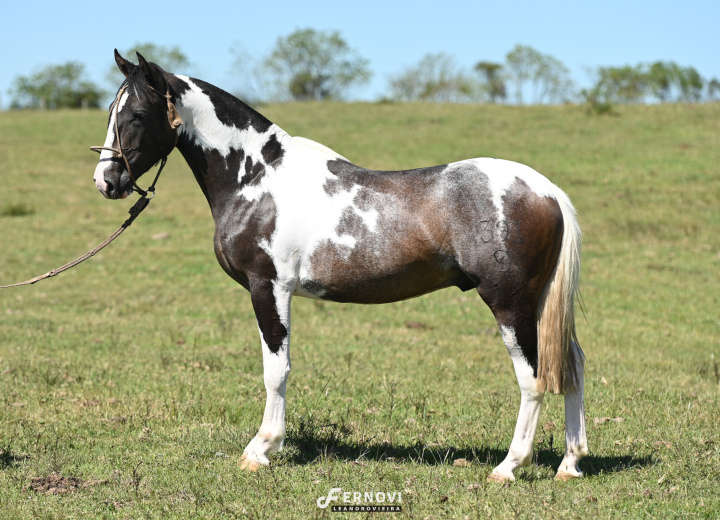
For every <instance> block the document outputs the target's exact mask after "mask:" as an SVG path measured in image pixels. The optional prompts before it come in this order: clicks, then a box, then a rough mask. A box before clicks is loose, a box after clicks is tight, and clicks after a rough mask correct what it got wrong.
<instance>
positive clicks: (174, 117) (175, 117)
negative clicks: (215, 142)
mask: <svg viewBox="0 0 720 520" xmlns="http://www.w3.org/2000/svg"><path fill="white" fill-rule="evenodd" d="M127 87H128V86H127V85H125V86H123V87H122V88H121V89H120V92H118V95H117V97H116V98H115V101H114V103H113V106H114V109H115V136H116V138H117V142H118V147H117V148H110V147H107V146H91V147H90V149H91V150H92V151H94V152H98V153H101V152H102V150H109V151H111V152H114V153H116V154H117V155H118V156H120V157H122V159H123V161H125V167H126V168H127V171H128V175H129V176H130V180H131V181H132V183H133V186H134V188H135V191H137V192H138V193H139V194H140V198H139V199H138V200H137V202H135V204H134V205H133V206H132V207H131V208H130V210H129V213H130V217H129V218H128V219H127V220H126V221H125V222H123V224H122V225H121V226H120V227H119V228H118V229H117V230H116V231H115V232H114V233H113V234H112V235H110V236H109V237H108V238H106V239H105V240H104V241H103V242H102V243H100V244H98V245H97V246H96V247H94V248H93V249H91V250H90V251H88V252H87V253H85V254H84V255H82V256H80V257H78V258H76V259H75V260H73V261H72V262H68V263H67V264H65V265H62V266H60V267H57V268H55V269H53V270H51V271H48V272H47V273H45V274H41V275H40V276H36V277H35V278H30V279H29V280H25V281H24V282H19V283H14V284H11V285H0V289H8V288H10V287H19V286H21V285H32V284H34V283H36V282H39V281H40V280H45V279H46V278H52V277H53V276H57V275H59V274H60V273H62V272H64V271H67V270H68V269H71V268H73V267H75V266H76V265H78V264H80V263H82V262H84V261H85V260H87V259H88V258H90V257H92V256H95V255H96V254H97V253H98V252H99V251H101V250H102V249H104V248H105V247H107V246H108V245H110V243H111V242H112V241H113V240H115V239H116V238H117V237H119V236H120V235H121V234H122V232H123V231H125V230H126V229H127V228H128V227H130V224H132V223H133V221H134V220H135V219H136V218H137V217H138V215H140V213H142V211H143V210H144V209H145V208H147V207H148V204H150V201H151V200H152V199H153V198H154V197H155V184H156V183H157V181H158V179H159V178H160V174H161V173H162V171H163V168H164V167H165V163H167V155H166V156H165V157H163V158H162V161H161V163H160V168H159V169H158V172H157V175H155V179H154V180H153V182H152V184H151V185H150V187H149V188H148V189H147V190H143V189H142V188H140V186H138V185H137V183H136V182H135V177H134V176H133V174H132V171H131V170H130V161H128V158H127V156H126V155H125V154H124V153H123V151H122V144H121V143H120V131H119V130H118V105H119V104H120V98H121V97H122V95H123V93H124V92H125V90H126V89H127ZM150 88H152V87H150ZM153 90H155V89H153ZM156 92H157V91H156ZM158 94H160V93H159V92H158ZM160 95H161V96H163V97H164V98H166V99H167V102H168V120H169V121H170V125H171V126H172V127H173V129H177V126H179V125H180V124H182V120H181V119H180V116H179V114H178V113H177V109H176V108H175V105H174V104H173V103H172V101H171V100H170V91H169V89H168V92H167V93H166V94H164V95H163V94H160ZM177 139H178V134H177V130H176V132H175V143H176V144H177ZM149 194H150V196H148V195H149Z"/></svg>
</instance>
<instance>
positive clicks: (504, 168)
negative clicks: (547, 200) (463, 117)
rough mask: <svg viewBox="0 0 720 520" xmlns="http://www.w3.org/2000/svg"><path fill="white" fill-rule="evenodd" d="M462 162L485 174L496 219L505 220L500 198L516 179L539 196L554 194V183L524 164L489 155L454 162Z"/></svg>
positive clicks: (551, 195) (552, 195)
mask: <svg viewBox="0 0 720 520" xmlns="http://www.w3.org/2000/svg"><path fill="white" fill-rule="evenodd" d="M464 162H467V163H472V164H474V165H475V166H477V168H478V169H479V170H480V171H481V172H482V173H484V174H485V175H487V177H488V181H489V183H490V190H491V192H492V201H493V205H494V206H495V208H497V212H498V220H505V212H504V207H503V206H504V205H503V199H502V198H503V196H504V195H505V193H507V191H508V190H509V189H510V187H511V186H512V185H513V183H514V182H515V180H516V179H520V180H521V181H523V182H524V183H525V184H527V185H528V187H529V188H530V189H531V190H532V191H533V192H535V193H536V194H537V195H539V196H541V197H554V196H555V192H556V188H555V187H554V185H553V184H552V183H551V182H550V181H549V180H548V179H547V178H546V177H545V176H544V175H542V174H541V173H539V172H537V171H535V170H533V169H532V168H530V167H529V166H525V165H524V164H520V163H516V162H513V161H506V160H503V159H492V158H489V157H483V158H479V159H469V160H467V161H461V162H460V163H455V164H462V163H464Z"/></svg>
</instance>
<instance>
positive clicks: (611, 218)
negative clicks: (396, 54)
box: [0, 104, 720, 519]
mask: <svg viewBox="0 0 720 520" xmlns="http://www.w3.org/2000/svg"><path fill="white" fill-rule="evenodd" d="M263 112H264V113H265V114H266V115H267V116H268V117H269V118H270V119H271V120H273V121H274V122H276V123H277V124H279V125H280V126H281V127H283V128H284V129H286V130H287V131H289V132H290V133H292V134H295V135H304V136H305V137H309V138H312V139H315V140H317V141H320V142H322V143H324V144H326V145H328V146H330V147H331V148H334V149H335V150H336V151H338V152H339V153H341V154H343V155H345V156H346V157H348V158H349V159H351V160H353V161H354V162H356V163H357V164H360V165H363V166H367V167H373V168H384V169H399V168H412V167H418V166H427V165H431V164H440V163H445V162H449V161H454V160H459V159H463V158H468V157H477V156H493V157H501V158H507V159H512V160H516V161H519V162H522V163H526V164H528V165H530V166H532V167H534V168H536V169H537V170H539V171H541V172H543V173H545V174H546V175H547V176H548V177H550V178H551V179H552V180H553V181H554V182H556V183H557V184H558V185H559V186H561V187H562V188H563V189H565V191H566V192H567V193H568V194H569V195H570V197H571V198H572V199H573V201H574V203H575V205H576V207H577V209H578V211H579V214H580V220H581V224H582V226H583V230H584V233H585V241H584V250H583V273H582V292H583V296H584V300H585V306H586V309H587V310H586V317H587V320H585V319H583V318H582V317H580V319H579V321H578V329H579V331H578V333H579V336H580V339H581V342H582V344H583V347H584V350H585V353H586V355H587V358H588V361H587V374H586V386H587V388H586V408H587V417H588V439H589V443H590V449H591V455H590V456H589V457H587V458H586V459H584V460H583V461H582V462H581V467H582V468H583V470H584V471H585V472H586V477H585V478H584V479H582V480H578V481H572V482H567V483H557V482H554V481H553V480H552V476H553V475H554V472H555V470H556V468H557V465H558V464H559V462H560V459H561V453H562V448H563V443H564V442H563V437H564V434H563V422H564V421H563V407H562V399H561V398H559V397H556V396H548V397H547V398H546V400H545V406H544V409H543V413H542V416H541V420H540V428H539V431H538V435H537V438H536V443H537V445H536V448H537V449H536V456H535V461H534V464H533V465H532V466H531V467H528V468H524V469H522V470H518V471H517V472H516V476H517V477H518V480H517V482H515V483H514V484H512V485H507V486H498V485H496V484H492V483H487V482H486V481H485V479H486V477H487V475H488V474H489V473H490V471H491V470H492V468H493V466H494V465H495V464H497V463H498V462H499V461H500V460H502V458H503V457H504V455H505V453H506V450H507V448H508V446H509V444H510V439H511V437H512V433H513V428H514V425H515V419H516V416H517V407H518V404H519V392H518V390H517V385H516V383H515V379H514V375H513V372H512V366H511V362H510V359H509V357H508V355H507V353H506V350H505V348H504V347H503V345H502V342H501V340H500V338H499V335H498V333H497V332H496V326H495V323H494V321H493V319H492V316H491V314H490V312H489V311H488V309H487V308H485V307H484V305H483V304H482V302H481V301H480V298H479V297H478V296H477V295H476V294H473V293H472V292H467V293H461V292H459V291H457V290H445V291H441V292H438V293H434V294H431V295H428V296H425V297H422V298H418V299H414V300H410V301H407V302H402V303H398V304H392V305H386V306H357V305H338V304H331V303H323V302H315V301H310V300H303V299H301V298H297V299H295V301H294V302H293V325H294V326H293V346H292V361H293V372H292V374H291V375H290V382H289V387H288V399H289V401H288V417H287V423H288V439H287V444H286V449H285V450H284V451H283V452H282V453H280V454H278V455H276V456H274V458H273V459H272V462H273V466H272V467H270V468H267V469H265V470H263V471H260V472H258V473H256V474H246V473H244V472H241V471H240V470H239V465H238V460H239V457H240V455H241V454H242V450H243V448H244V446H245V444H246V443H247V442H248V441H249V440H250V439H251V438H252V436H253V435H254V434H255V433H256V429H257V427H258V426H259V424H260V419H261V416H262V410H263V406H264V388H263V382H262V363H261V353H260V347H259V340H258V337H257V328H256V325H255V321H254V317H253V314H252V309H251V305H250V301H249V297H248V295H247V293H246V292H245V291H244V290H243V289H242V288H240V287H239V286H238V285H236V284H235V283H234V282H233V281H232V280H230V279H229V278H228V277H227V276H226V275H225V274H224V273H223V272H222V270H221V269H220V267H219V266H218V265H217V262H216V260H215V256H214V253H213V250H212V234H213V223H212V218H211V216H210V211H209V209H208V207H207V204H206V202H205V200H204V199H203V197H202V194H201V192H200V189H199V188H198V187H197V185H196V184H195V181H194V179H193V176H192V174H191V173H190V171H189V170H188V168H187V166H186V165H185V163H184V162H183V160H182V157H181V156H180V155H179V154H177V153H175V154H173V155H172V156H171V158H170V160H169V162H168V166H167V168H166V171H165V173H163V178H161V179H160V182H159V186H158V196H157V197H156V199H155V200H154V201H153V203H152V204H151V206H150V208H148V210H146V212H145V213H143V215H142V216H141V217H140V218H139V219H138V221H137V222H136V223H135V225H134V226H133V227H132V228H131V229H130V230H128V231H127V232H126V233H125V234H124V235H123V236H122V237H121V238H119V239H118V240H117V241H116V242H114V243H113V245H112V246H110V247H109V248H108V249H105V250H103V251H102V253H100V254H99V255H98V256H96V257H95V258H93V259H91V260H89V261H88V262H86V263H84V264H83V265H82V266H79V267H76V268H75V269H73V270H71V271H68V272H67V273H64V274H62V275H60V276H59V277H57V278H53V279H51V280H48V281H44V282H41V283H39V284H37V285H34V286H30V287H25V288H20V289H6V290H2V291H0V518H35V517H37V518H93V517H96V518H197V517H201V518H202V517H204V518H220V517H227V518H279V517H283V518H310V517H327V518H342V517H343V515H341V514H330V513H329V512H328V511H325V512H322V511H320V510H319V509H318V508H317V507H316V505H315V501H316V499H317V498H318V497H320V496H323V495H327V493H328V491H329V490H330V488H332V487H341V488H343V490H353V491H362V492H364V491H373V490H374V491H389V492H397V491H400V492H402V493H403V495H402V500H403V503H402V505H403V513H402V517H408V518H420V519H425V518H465V517H467V518H485V517H488V516H490V515H492V516H493V517H498V518H515V517H521V518H535V517H540V518H557V517H565V518H575V517H577V518H581V517H582V518H587V517H597V518H625V517H636V518H640V517H652V518H673V517H676V518H678V517H680V518H688V517H690V518H694V517H697V518H718V517H719V516H720V487H719V486H718V482H720V428H719V427H718V424H720V401H719V397H720V384H719V383H720V381H719V379H720V374H718V370H719V369H718V362H720V341H719V340H720V306H719V305H718V298H719V297H720V173H719V170H718V165H719V164H720V105H717V104H714V105H691V106H685V105H665V106H644V107H643V106H638V107H619V108H618V110H617V115H614V116H608V117H597V116H595V117H593V116H589V115H587V113H586V112H585V111H584V109H582V108H580V107H572V106H565V107H493V106H467V105H458V106H455V105H445V106H443V105H400V104H321V105H317V104H306V105H303V104H299V105H294V104H291V105H272V106H268V107H265V108H264V109H263ZM106 122H107V115H106V114H105V113H102V112H93V111H85V112H82V111H77V112H63V111H59V112H45V113H43V112H12V113H11V112H5V113H0V178H1V179H2V187H1V188H0V284H4V283H11V282H15V281H19V280H23V279H26V278H30V277H32V276H35V275H37V274H40V273H43V272H45V271H48V270H49V269H51V268H54V267H57V266H58V265H61V264H63V263H65V262H67V261H69V260H70V259H72V258H75V257H76V256H79V255H80V254H82V253H84V252H85V251H87V250H88V249H90V248H91V247H93V246H94V245H96V244H97V243H99V242H100V241H102V240H103V239H104V238H105V237H106V236H107V235H109V234H110V233H111V232H112V231H114V230H115V229H116V228H117V226H118V225H119V224H120V223H121V222H122V221H123V220H124V219H125V218H126V216H127V215H126V211H127V209H128V208H129V206H130V203H129V202H128V201H121V202H110V201H106V200H104V199H103V198H102V197H101V196H100V195H99V193H97V191H96V190H95V187H94V185H93V182H92V173H93V171H94V168H95V165H96V161H97V155H95V154H93V153H91V152H90V151H89V150H88V146H90V145H94V144H99V143H101V142H102V140H103V139H104V137H105V132H106V128H105V125H106ZM143 180H144V179H143ZM141 184H142V182H141ZM409 322H416V323H420V324H423V325H424V327H421V326H415V327H408V326H407V325H406V324H407V323H409ZM603 417H611V418H616V417H619V418H622V421H617V422H616V421H607V422H603V423H599V424H595V422H594V419H595V418H603ZM458 458H465V459H467V460H468V461H470V464H469V465H468V466H455V465H454V464H453V461H454V460H456V459H458ZM53 473H57V474H59V475H61V476H64V477H71V476H72V477H79V478H81V479H83V480H85V481H91V480H92V479H94V480H96V482H89V484H91V485H89V486H88V487H85V488H82V489H78V490H76V491H74V492H70V493H66V494H58V495H53V494H47V493H42V492H36V491H33V490H32V489H31V488H30V487H31V484H32V482H33V481H32V479H33V478H36V477H48V476H50V475H52V474H53ZM398 516H400V515H398ZM349 517H352V518H355V516H352V515H350V516H349ZM392 517H393V515H388V516H387V518H392ZM383 518H385V516H383Z"/></svg>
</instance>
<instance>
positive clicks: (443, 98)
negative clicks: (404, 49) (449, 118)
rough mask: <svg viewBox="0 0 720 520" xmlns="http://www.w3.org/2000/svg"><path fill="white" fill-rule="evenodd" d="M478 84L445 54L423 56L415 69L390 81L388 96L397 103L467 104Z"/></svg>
mask: <svg viewBox="0 0 720 520" xmlns="http://www.w3.org/2000/svg"><path fill="white" fill-rule="evenodd" d="M477 92H478V88H477V84H476V82H475V81H473V79H472V78H471V77H470V76H469V75H468V74H466V73H465V72H464V71H462V70H461V69H459V68H458V67H457V66H456V65H455V61H454V60H453V58H452V56H450V55H448V54H445V53H437V54H426V55H425V56H424V57H423V58H422V59H421V60H420V62H419V63H418V64H417V65H415V66H414V67H410V68H408V69H406V70H405V72H403V73H401V74H399V75H397V76H394V77H392V78H390V96H391V98H393V99H396V100H398V101H430V102H443V103H453V102H468V101H473V100H474V99H475V98H476V97H477Z"/></svg>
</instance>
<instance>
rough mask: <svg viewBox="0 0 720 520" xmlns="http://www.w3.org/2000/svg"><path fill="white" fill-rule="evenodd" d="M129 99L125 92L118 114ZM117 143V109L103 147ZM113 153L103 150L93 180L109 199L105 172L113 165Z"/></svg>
mask: <svg viewBox="0 0 720 520" xmlns="http://www.w3.org/2000/svg"><path fill="white" fill-rule="evenodd" d="M128 97H129V94H128V93H127V91H126V92H123V95H122V97H121V98H120V101H119V103H120V104H119V105H118V109H117V112H118V114H119V113H120V111H121V110H122V109H123V107H124V106H125V103H126V102H127V100H128ZM114 143H115V107H113V108H112V110H111V112H110V123H109V124H108V131H107V137H105V144H104V145H103V146H106V147H109V148H113V144H114ZM113 155H114V154H113V153H112V152H111V151H110V150H102V151H101V152H100V162H98V165H97V166H96V167H95V174H94V175H93V179H94V180H95V186H97V189H98V190H100V192H101V193H102V194H103V195H105V196H106V197H107V183H106V182H105V170H106V169H107V168H108V166H110V165H111V164H112V162H111V161H108V160H107V159H110V158H112V157H113Z"/></svg>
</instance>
